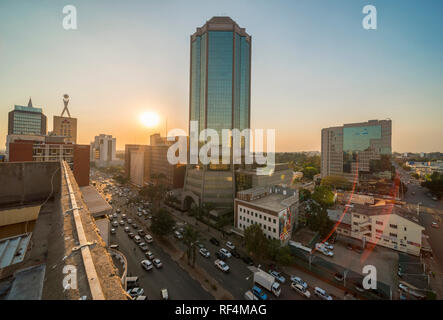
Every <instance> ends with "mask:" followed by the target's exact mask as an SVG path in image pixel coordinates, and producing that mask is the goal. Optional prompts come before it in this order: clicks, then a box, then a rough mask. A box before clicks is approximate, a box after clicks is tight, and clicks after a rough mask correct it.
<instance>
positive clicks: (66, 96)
mask: <svg viewBox="0 0 443 320" xmlns="http://www.w3.org/2000/svg"><path fill="white" fill-rule="evenodd" d="M63 103H64V104H65V107H64V108H63V111H62V115H61V117H63V114H64V113H65V111H66V112H67V113H68V117H69V118H71V114H70V113H69V109H68V103H69V96H68V95H67V94H66V93H65V94H64V95H63Z"/></svg>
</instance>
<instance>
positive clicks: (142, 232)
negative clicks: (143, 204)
mask: <svg viewBox="0 0 443 320" xmlns="http://www.w3.org/2000/svg"><path fill="white" fill-rule="evenodd" d="M137 233H138V235H139V236H140V237H144V236H145V235H146V232H145V231H144V230H143V229H139V230H138V231H137Z"/></svg>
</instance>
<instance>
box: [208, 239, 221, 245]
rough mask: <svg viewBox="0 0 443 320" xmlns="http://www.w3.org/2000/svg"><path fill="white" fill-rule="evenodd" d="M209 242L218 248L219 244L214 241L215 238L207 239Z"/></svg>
mask: <svg viewBox="0 0 443 320" xmlns="http://www.w3.org/2000/svg"><path fill="white" fill-rule="evenodd" d="M209 242H210V243H212V244H213V245H214V246H219V245H220V242H219V241H218V240H217V239H215V238H211V239H209Z"/></svg>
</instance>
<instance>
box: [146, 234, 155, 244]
mask: <svg viewBox="0 0 443 320" xmlns="http://www.w3.org/2000/svg"><path fill="white" fill-rule="evenodd" d="M145 241H146V243H152V241H154V239H152V236H151V235H149V234H147V235H145Z"/></svg>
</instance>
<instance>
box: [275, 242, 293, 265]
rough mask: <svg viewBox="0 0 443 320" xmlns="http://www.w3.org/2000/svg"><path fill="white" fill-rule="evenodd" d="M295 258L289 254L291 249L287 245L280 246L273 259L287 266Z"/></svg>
mask: <svg viewBox="0 0 443 320" xmlns="http://www.w3.org/2000/svg"><path fill="white" fill-rule="evenodd" d="M294 260H295V258H294V256H293V255H292V254H291V249H289V247H288V246H285V247H280V249H279V250H278V252H277V257H276V259H275V261H276V262H277V264H279V265H284V266H288V265H291V264H294V263H295V261H294Z"/></svg>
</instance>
